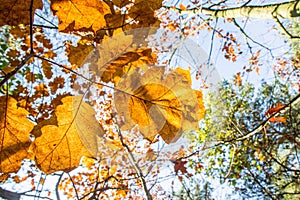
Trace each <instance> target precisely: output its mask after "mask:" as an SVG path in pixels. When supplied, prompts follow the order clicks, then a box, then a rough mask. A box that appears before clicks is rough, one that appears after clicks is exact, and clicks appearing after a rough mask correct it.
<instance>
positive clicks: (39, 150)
mask: <svg viewBox="0 0 300 200" xmlns="http://www.w3.org/2000/svg"><path fill="white" fill-rule="evenodd" d="M81 99H82V97H81V96H75V97H71V96H68V97H65V98H63V99H62V100H61V101H62V105H59V106H57V108H56V110H55V117H56V118H57V124H56V125H54V124H53V121H49V124H43V126H42V127H41V128H40V130H41V135H40V136H39V137H37V138H36V139H35V141H34V147H33V149H34V153H35V159H36V163H37V165H38V166H39V167H40V169H41V170H42V171H44V172H45V173H47V174H49V173H52V172H55V171H59V170H63V171H70V170H71V169H73V168H75V167H77V166H78V164H79V161H80V159H81V157H82V156H86V157H90V156H95V155H96V154H97V151H98V146H97V136H102V135H103V134H104V132H103V130H102V128H101V127H100V125H99V123H98V121H97V120H96V119H95V117H94V114H95V111H94V110H93V108H92V107H91V106H90V105H89V104H87V103H84V102H82V100H81ZM50 122H51V123H50ZM33 134H34V135H37V134H36V133H35V132H33Z"/></svg>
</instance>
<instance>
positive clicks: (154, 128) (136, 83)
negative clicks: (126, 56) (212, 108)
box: [115, 67, 204, 143]
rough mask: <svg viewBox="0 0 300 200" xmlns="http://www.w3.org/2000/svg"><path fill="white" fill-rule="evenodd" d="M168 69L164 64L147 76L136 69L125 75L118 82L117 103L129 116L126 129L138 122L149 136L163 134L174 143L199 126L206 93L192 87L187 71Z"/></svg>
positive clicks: (169, 141)
mask: <svg viewBox="0 0 300 200" xmlns="http://www.w3.org/2000/svg"><path fill="white" fill-rule="evenodd" d="M178 71H180V73H179V72H178ZM164 72H165V70H164V68H163V67H152V68H151V69H149V70H147V71H146V72H145V73H144V74H143V75H141V74H140V72H138V71H137V70H136V71H135V73H132V74H131V75H128V76H126V77H124V79H123V80H122V81H120V82H119V84H118V85H117V88H118V92H116V94H115V105H116V108H117V111H118V113H120V114H122V115H123V116H124V119H125V124H124V125H123V126H122V127H121V128H122V129H123V130H126V129H130V128H132V127H133V126H134V125H135V124H138V125H139V129H140V132H141V133H142V134H143V135H144V137H145V138H148V139H149V140H153V139H154V136H155V135H156V134H159V135H161V136H162V138H163V139H164V141H165V142H166V143H171V142H175V141H176V140H177V139H178V138H179V137H180V136H181V134H182V133H183V132H184V131H187V130H195V129H197V128H198V121H199V120H200V119H201V118H203V116H204V106H203V102H202V93H201V92H200V91H198V92H195V91H194V90H192V89H191V87H190V81H189V80H187V79H186V78H185V76H187V72H186V71H182V70H174V71H172V72H170V73H169V74H167V75H165V74H164ZM182 72H184V75H185V76H183V75H182ZM188 79H189V78H188Z"/></svg>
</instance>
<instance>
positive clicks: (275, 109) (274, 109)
mask: <svg viewBox="0 0 300 200" xmlns="http://www.w3.org/2000/svg"><path fill="white" fill-rule="evenodd" d="M283 107H284V105H283V104H282V103H278V105H277V106H276V107H273V106H272V107H271V108H270V109H269V110H267V111H266V112H265V115H266V116H268V115H273V114H274V113H276V112H278V111H279V110H281V109H282V108H283Z"/></svg>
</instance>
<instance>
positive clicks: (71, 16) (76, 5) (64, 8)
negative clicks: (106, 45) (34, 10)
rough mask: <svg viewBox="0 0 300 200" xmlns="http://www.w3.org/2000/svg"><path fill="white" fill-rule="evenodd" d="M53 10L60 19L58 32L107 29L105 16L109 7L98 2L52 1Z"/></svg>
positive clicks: (94, 0) (78, 0)
mask: <svg viewBox="0 0 300 200" xmlns="http://www.w3.org/2000/svg"><path fill="white" fill-rule="evenodd" d="M51 10H52V11H53V13H54V14H55V15H57V17H58V19H59V25H58V30H59V31H62V32H72V31H83V30H84V31H87V30H90V31H94V32H96V31H97V30H99V29H101V28H104V27H106V22H105V19H104V16H105V15H106V14H109V13H110V8H109V6H108V5H107V4H106V3H104V2H103V1H101V0H100V1H96V0H86V1H81V0H72V1H71V0H65V1H61V0H51Z"/></svg>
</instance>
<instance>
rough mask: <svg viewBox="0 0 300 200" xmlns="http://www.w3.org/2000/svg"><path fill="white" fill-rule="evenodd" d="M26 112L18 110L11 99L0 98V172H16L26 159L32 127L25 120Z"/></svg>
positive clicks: (21, 109) (15, 103) (31, 124)
mask: <svg viewBox="0 0 300 200" xmlns="http://www.w3.org/2000/svg"><path fill="white" fill-rule="evenodd" d="M27 114H28V112H27V111H26V110H25V109H23V108H18V106H17V101H16V100H15V99H13V98H11V97H8V98H6V97H5V96H2V97H0V141H1V144H0V150H1V151H0V172H1V173H8V172H17V171H18V170H19V168H20V166H21V161H22V160H23V159H24V158H27V157H28V148H29V146H30V143H31V141H30V139H29V133H30V131H31V130H32V129H33V127H34V125H33V123H31V122H30V121H29V120H28V119H27V117H26V116H27Z"/></svg>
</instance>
